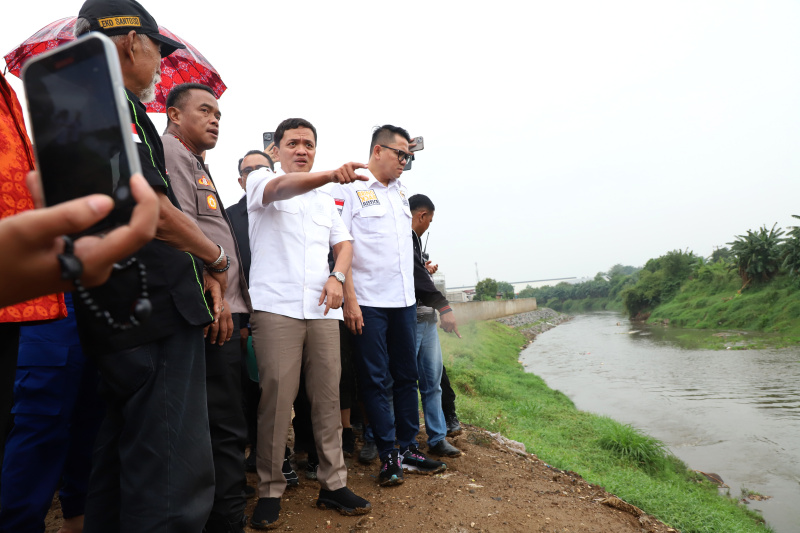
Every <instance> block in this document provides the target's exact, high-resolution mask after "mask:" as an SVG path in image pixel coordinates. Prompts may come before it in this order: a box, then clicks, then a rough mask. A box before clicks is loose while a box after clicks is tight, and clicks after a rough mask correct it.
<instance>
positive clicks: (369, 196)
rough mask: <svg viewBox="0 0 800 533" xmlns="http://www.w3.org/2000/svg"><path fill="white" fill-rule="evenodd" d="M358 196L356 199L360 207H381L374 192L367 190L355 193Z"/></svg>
mask: <svg viewBox="0 0 800 533" xmlns="http://www.w3.org/2000/svg"><path fill="white" fill-rule="evenodd" d="M356 194H358V199H359V201H360V202H361V207H369V206H371V205H381V202H380V200H378V195H376V194H375V191H373V190H370V189H367V190H365V191H356Z"/></svg>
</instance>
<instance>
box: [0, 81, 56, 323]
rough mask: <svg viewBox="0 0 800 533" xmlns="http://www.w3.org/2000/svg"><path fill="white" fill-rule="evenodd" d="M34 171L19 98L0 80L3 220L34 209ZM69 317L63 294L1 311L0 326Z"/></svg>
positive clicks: (0, 214) (0, 209) (0, 202)
mask: <svg viewBox="0 0 800 533" xmlns="http://www.w3.org/2000/svg"><path fill="white" fill-rule="evenodd" d="M33 168H34V158H33V148H32V147H31V141H30V139H28V134H27V133H26V132H25V122H24V120H23V118H22V107H21V106H20V104H19V100H17V95H16V94H15V93H14V90H13V89H12V88H11V86H10V85H9V84H8V82H7V81H6V78H5V76H0V219H2V218H5V217H9V216H11V215H15V214H17V213H20V212H22V211H26V210H28V209H33V200H32V199H31V193H30V192H29V191H28V187H27V186H26V185H25V177H26V176H27V175H28V172H29V171H30V170H31V169H33ZM65 316H67V307H66V306H65V305H64V295H63V294H53V295H50V296H42V297H41V298H36V299H34V300H30V301H27V302H22V303H19V304H16V305H12V306H10V307H0V322H32V321H37V320H52V319H55V318H64V317H65Z"/></svg>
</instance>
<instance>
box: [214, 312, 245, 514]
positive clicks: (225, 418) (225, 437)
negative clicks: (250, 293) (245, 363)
mask: <svg viewBox="0 0 800 533" xmlns="http://www.w3.org/2000/svg"><path fill="white" fill-rule="evenodd" d="M240 339H241V335H240V334H239V317H238V316H237V315H233V335H232V336H231V340H229V341H228V342H226V343H225V344H223V345H222V346H220V345H219V344H211V343H210V342H208V340H207V339H206V341H205V352H206V394H207V400H208V424H209V427H210V430H211V450H212V454H213V457H214V477H215V483H214V506H213V508H212V510H211V516H210V517H209V520H225V521H233V520H238V519H240V518H241V517H242V515H244V508H245V504H246V501H245V497H244V485H245V484H246V482H247V480H246V478H245V473H244V468H243V466H242V465H243V463H244V451H245V447H246V445H247V422H246V421H245V417H244V412H243V411H242V363H241V346H240V343H239V341H240Z"/></svg>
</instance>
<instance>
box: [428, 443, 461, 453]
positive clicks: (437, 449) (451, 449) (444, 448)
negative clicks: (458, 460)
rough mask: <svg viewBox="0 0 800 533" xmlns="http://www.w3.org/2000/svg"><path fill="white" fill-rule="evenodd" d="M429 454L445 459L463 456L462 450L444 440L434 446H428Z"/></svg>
mask: <svg viewBox="0 0 800 533" xmlns="http://www.w3.org/2000/svg"><path fill="white" fill-rule="evenodd" d="M428 452H430V453H431V454H433V455H438V456H440V457H441V456H444V457H459V456H461V450H459V449H458V448H456V447H455V446H453V445H452V444H450V443H449V442H447V439H442V440H440V441H439V442H437V443H436V444H434V445H433V446H428Z"/></svg>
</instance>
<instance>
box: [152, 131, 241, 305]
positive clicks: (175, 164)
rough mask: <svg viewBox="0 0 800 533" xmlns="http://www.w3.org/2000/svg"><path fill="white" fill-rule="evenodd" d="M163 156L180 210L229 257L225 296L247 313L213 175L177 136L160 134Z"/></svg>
mask: <svg viewBox="0 0 800 533" xmlns="http://www.w3.org/2000/svg"><path fill="white" fill-rule="evenodd" d="M161 142H162V143H163V144H164V158H165V160H166V162H167V166H168V170H169V172H170V183H172V186H173V188H174V189H175V197H176V198H177V199H178V201H179V202H180V204H181V207H182V208H183V212H184V213H185V214H186V216H188V217H189V218H191V219H192V220H194V221H195V222H196V223H197V225H198V226H199V227H200V230H201V231H202V232H203V234H204V235H205V236H206V237H208V238H209V239H210V240H211V241H212V242H214V243H215V244H219V245H220V246H222V248H223V250H225V254H226V255H227V256H228V257H229V258H230V260H231V266H230V268H229V269H228V270H227V273H228V289H227V290H226V291H225V300H226V301H227V302H228V305H229V306H230V311H231V312H232V313H249V312H251V311H252V308H251V307H250V295H249V294H248V293H247V285H246V284H245V277H244V272H242V270H241V265H242V261H241V256H240V254H239V250H238V246H237V242H236V239H235V236H234V235H233V231H232V229H231V226H230V224H229V222H228V219H227V217H226V215H225V209H224V206H223V205H222V202H221V200H220V198H219V194H218V193H217V188H216V186H215V185H214V179H213V178H212V177H211V173H210V172H209V171H208V168H207V167H206V166H205V164H204V163H202V160H201V159H200V158H199V157H197V156H196V155H195V154H193V153H192V152H191V151H190V150H189V148H187V147H186V146H185V145H184V144H183V143H182V142H181V141H180V140H179V139H178V138H177V137H175V136H174V135H171V134H165V135H162V136H161Z"/></svg>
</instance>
